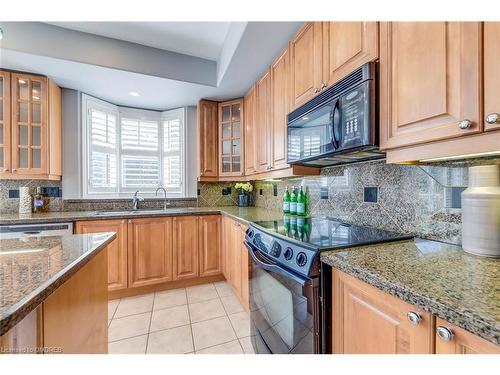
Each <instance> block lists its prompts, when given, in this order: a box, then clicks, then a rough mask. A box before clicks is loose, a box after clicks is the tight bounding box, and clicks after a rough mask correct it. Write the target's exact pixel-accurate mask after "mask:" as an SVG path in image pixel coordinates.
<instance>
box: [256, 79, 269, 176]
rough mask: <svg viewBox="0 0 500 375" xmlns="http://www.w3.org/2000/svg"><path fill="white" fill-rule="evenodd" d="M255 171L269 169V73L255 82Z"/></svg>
mask: <svg viewBox="0 0 500 375" xmlns="http://www.w3.org/2000/svg"><path fill="white" fill-rule="evenodd" d="M256 90H257V128H256V131H257V136H256V137H255V139H256V142H257V143H256V149H255V150H256V154H257V170H258V171H259V172H266V171H268V170H269V169H270V168H271V165H270V164H271V163H270V159H271V156H270V151H271V121H272V120H271V113H272V106H271V74H270V71H269V70H268V71H266V73H265V74H264V75H263V76H262V78H261V79H260V80H259V81H257V84H256Z"/></svg>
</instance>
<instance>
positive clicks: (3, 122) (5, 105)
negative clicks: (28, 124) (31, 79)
mask: <svg viewBox="0 0 500 375" xmlns="http://www.w3.org/2000/svg"><path fill="white" fill-rule="evenodd" d="M10 148H11V142H10V73H8V72H4V71H0V177H2V178H3V177H5V175H8V174H10V169H11V151H10Z"/></svg>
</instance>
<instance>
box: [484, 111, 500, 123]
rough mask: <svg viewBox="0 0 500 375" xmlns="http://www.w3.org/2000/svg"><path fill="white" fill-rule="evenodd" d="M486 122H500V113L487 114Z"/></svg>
mask: <svg viewBox="0 0 500 375" xmlns="http://www.w3.org/2000/svg"><path fill="white" fill-rule="evenodd" d="M486 122H487V123H488V124H497V123H499V122H500V114H498V113H490V114H489V115H488V116H486Z"/></svg>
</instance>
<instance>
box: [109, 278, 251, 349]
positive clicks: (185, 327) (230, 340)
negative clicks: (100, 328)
mask: <svg viewBox="0 0 500 375" xmlns="http://www.w3.org/2000/svg"><path fill="white" fill-rule="evenodd" d="M108 309H109V313H108V316H109V319H110V320H109V328H108V332H109V345H108V349H109V353H110V354H113V353H122V354H125V353H127V354H133V353H136V354H144V353H146V354H150V353H151V354H182V353H196V354H251V353H253V349H252V344H251V341H250V319H249V316H248V313H247V312H246V311H245V310H244V309H243V306H241V304H240V302H239V300H238V298H237V297H236V296H235V295H234V293H233V291H232V290H231V288H230V287H229V285H228V284H227V283H226V282H225V281H221V282H217V283H213V284H204V285H199V286H193V287H188V288H181V289H175V290H168V291H164V292H157V293H151V294H146V295H141V296H137V297H130V298H123V299H121V300H113V301H109V303H108Z"/></svg>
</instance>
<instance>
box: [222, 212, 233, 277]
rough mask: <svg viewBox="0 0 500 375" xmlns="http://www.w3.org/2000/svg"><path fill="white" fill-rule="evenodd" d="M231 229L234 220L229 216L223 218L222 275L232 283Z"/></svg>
mask: <svg viewBox="0 0 500 375" xmlns="http://www.w3.org/2000/svg"><path fill="white" fill-rule="evenodd" d="M231 227H232V220H231V219H230V218H228V217H227V216H223V217H222V274H223V275H224V277H225V278H226V280H227V281H228V282H229V283H230V280H231V259H230V254H229V253H230V249H231Z"/></svg>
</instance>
